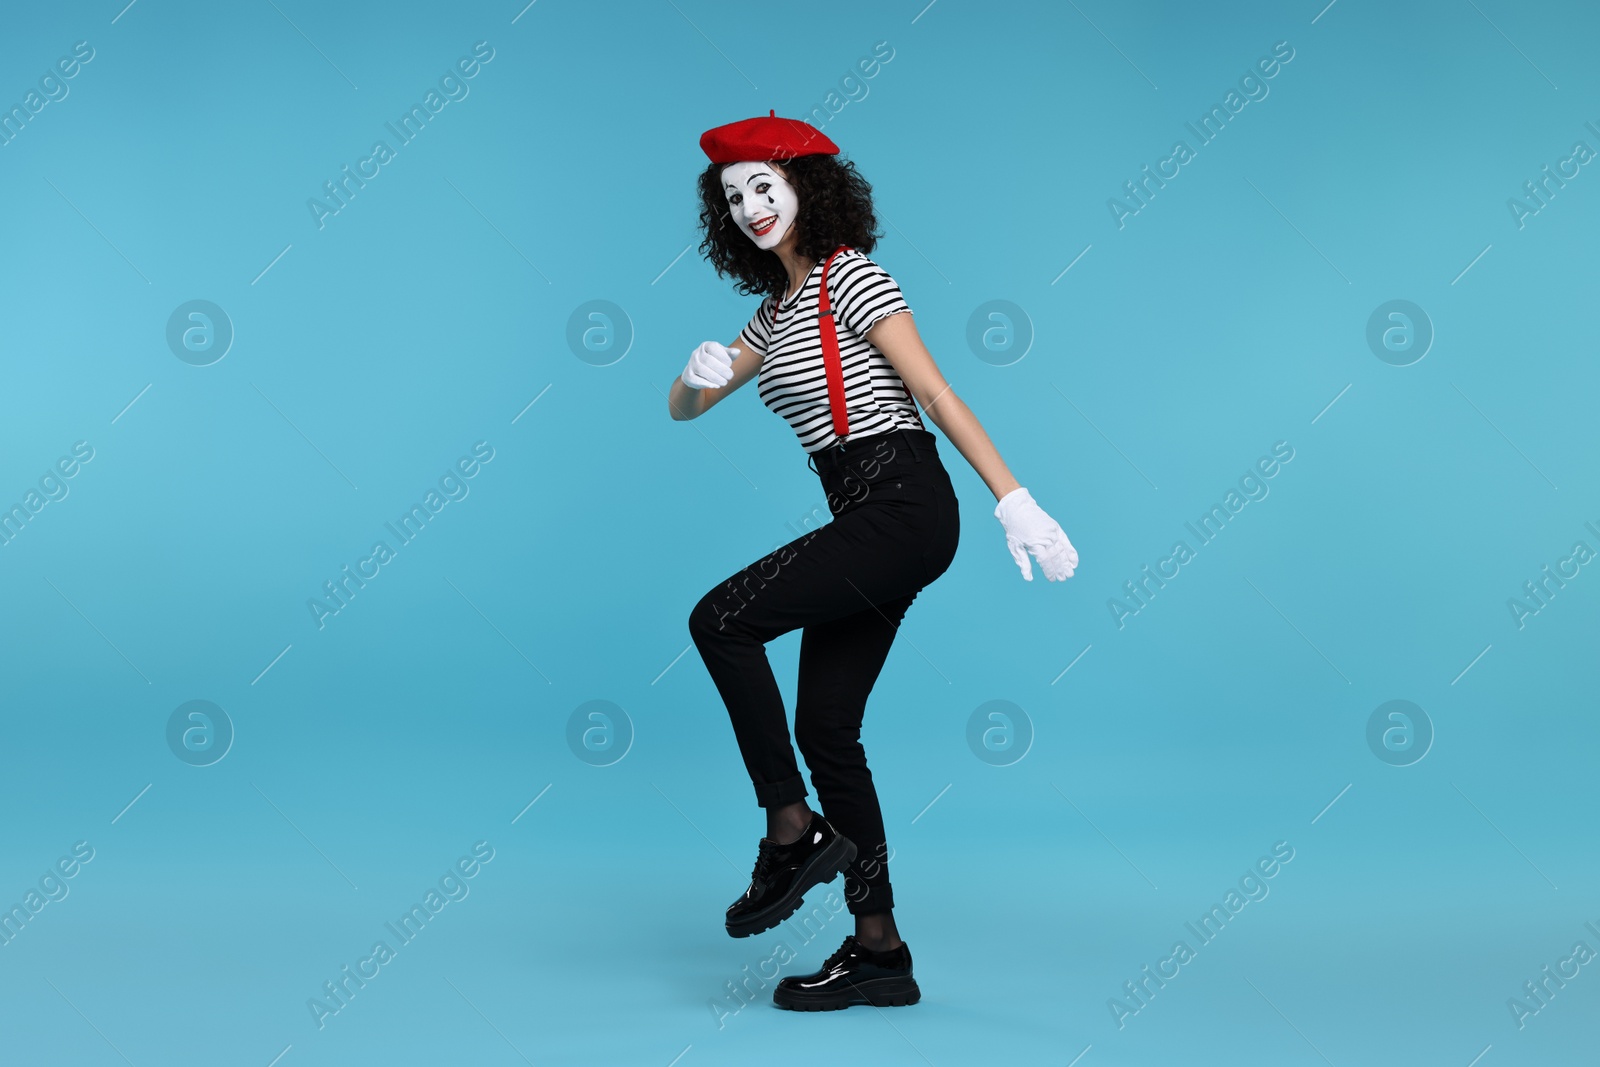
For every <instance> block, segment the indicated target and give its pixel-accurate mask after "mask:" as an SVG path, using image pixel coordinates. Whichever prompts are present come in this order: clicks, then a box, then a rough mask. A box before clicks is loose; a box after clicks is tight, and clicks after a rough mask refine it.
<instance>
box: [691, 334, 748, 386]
mask: <svg viewBox="0 0 1600 1067" xmlns="http://www.w3.org/2000/svg"><path fill="white" fill-rule="evenodd" d="M739 354H740V353H739V349H738V348H728V347H727V346H725V345H723V344H722V343H721V342H720V341H702V342H700V346H699V347H698V348H696V349H695V350H694V351H693V352H691V353H690V354H689V365H688V366H686V367H684V368H683V374H682V375H681V376H680V377H682V379H683V384H684V385H687V386H688V387H689V388H691V389H719V388H721V387H722V386H724V385H727V384H728V382H729V381H730V380H731V379H732V378H733V361H734V358H735V357H737V356H738V355H739Z"/></svg>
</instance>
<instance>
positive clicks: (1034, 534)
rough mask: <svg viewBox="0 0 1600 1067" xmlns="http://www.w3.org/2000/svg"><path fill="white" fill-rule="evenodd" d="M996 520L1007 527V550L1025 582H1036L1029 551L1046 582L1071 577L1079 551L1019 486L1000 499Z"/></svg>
mask: <svg viewBox="0 0 1600 1067" xmlns="http://www.w3.org/2000/svg"><path fill="white" fill-rule="evenodd" d="M994 517H995V518H997V519H999V520H1000V525H1001V526H1003V527H1005V531H1006V547H1007V548H1009V549H1010V550H1011V558H1012V559H1014V560H1016V561H1017V567H1018V568H1020V569H1021V571H1022V576H1023V577H1024V578H1026V579H1027V580H1028V581H1030V582H1031V581H1033V568H1032V567H1031V566H1030V565H1029V563H1028V552H1030V551H1031V552H1032V553H1033V555H1034V557H1035V558H1036V559H1038V561H1039V569H1040V570H1041V571H1043V572H1044V576H1045V578H1047V579H1049V580H1050V581H1052V582H1059V581H1062V580H1063V579H1066V578H1071V577H1072V571H1073V568H1075V567H1076V566H1077V565H1078V550H1077V549H1075V548H1073V547H1072V542H1071V541H1068V540H1067V535H1066V532H1065V531H1064V530H1062V529H1061V526H1060V524H1058V523H1057V522H1056V520H1054V519H1052V518H1051V517H1050V516H1049V515H1047V514H1045V512H1044V509H1043V508H1041V507H1040V506H1039V505H1038V504H1036V503H1034V500H1033V495H1032V494H1031V493H1029V492H1028V491H1027V490H1026V489H1024V488H1022V487H1021V486H1018V487H1017V488H1015V489H1013V490H1011V492H1009V493H1007V494H1006V495H1005V496H1003V497H1001V498H1000V500H999V502H997V503H996V504H995V506H994Z"/></svg>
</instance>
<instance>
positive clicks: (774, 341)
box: [739, 249, 924, 452]
mask: <svg viewBox="0 0 1600 1067" xmlns="http://www.w3.org/2000/svg"><path fill="white" fill-rule="evenodd" d="M821 280H822V261H821V260H819V261H818V262H817V264H816V265H815V266H814V267H812V268H811V273H810V274H808V275H807V276H806V280H805V282H804V283H803V284H802V285H801V286H800V291H799V292H797V293H795V294H794V296H792V297H790V298H788V299H786V300H782V301H780V300H779V299H778V297H777V296H769V297H767V298H766V299H765V300H764V301H762V303H761V306H760V307H759V308H758V309H757V310H756V313H755V315H754V316H753V317H752V318H751V319H750V323H749V325H747V326H746V327H745V328H744V329H743V330H742V331H741V332H740V334H739V339H740V340H741V341H743V342H745V343H746V344H749V345H750V346H751V347H753V348H754V349H755V350H756V351H758V352H765V353H766V359H765V360H763V361H762V363H761V374H760V377H759V379H758V391H759V392H760V394H761V400H762V403H764V404H766V405H767V407H769V408H771V409H772V410H773V411H774V412H775V413H777V414H778V415H781V416H782V417H783V418H784V420H785V421H787V422H788V423H789V426H790V428H791V429H793V430H794V432H795V435H796V436H797V437H799V438H800V447H801V448H803V449H805V450H806V451H807V452H817V451H820V450H821V449H824V448H826V447H828V446H829V445H832V444H837V443H838V442H839V440H840V438H839V437H838V435H836V434H835V433H834V432H833V409H832V408H831V407H829V405H828V379H827V372H826V370H825V369H824V367H823V362H822V335H821V334H820V333H819V332H818V329H817V291H818V286H819V285H820V283H821ZM828 294H829V304H830V306H831V307H832V308H833V311H834V323H835V330H836V333H837V335H838V338H839V363H840V366H841V368H842V370H843V377H844V394H845V415H846V418H847V419H848V421H849V424H850V432H849V434H847V435H846V440H854V439H855V438H857V437H866V436H870V435H872V434H877V433H887V432H888V431H890V430H894V429H900V428H905V429H923V428H924V427H923V425H922V416H921V415H920V414H919V413H918V412H917V406H916V404H915V403H914V402H912V400H911V397H910V394H909V392H908V391H907V390H906V388H905V383H904V382H903V381H902V380H901V378H900V375H899V374H898V373H897V372H896V371H895V369H894V365H893V364H891V363H890V362H889V360H888V358H887V357H885V356H884V354H883V353H882V352H880V351H879V350H878V346H877V345H874V344H873V343H872V342H871V341H869V340H867V338H866V336H865V335H866V333H867V331H868V330H870V329H871V328H872V327H873V325H874V324H876V323H877V322H878V321H879V320H880V319H882V318H884V317H885V316H886V315H893V314H895V313H896V312H901V311H904V312H907V313H910V311H911V308H909V307H908V306H906V302H905V298H904V297H903V296H902V295H901V293H900V287H899V286H898V285H896V284H895V281H894V279H893V278H891V277H890V276H889V274H888V272H886V271H885V270H884V269H883V268H882V267H880V266H878V265H877V264H876V263H874V262H873V261H872V260H871V259H868V258H867V257H866V256H865V255H863V254H861V253H860V252H857V251H856V250H855V249H850V250H849V251H845V252H840V253H839V254H838V255H837V256H835V257H834V260H833V265H832V266H830V267H829V268H828Z"/></svg>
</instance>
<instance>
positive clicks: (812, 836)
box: [727, 812, 856, 937]
mask: <svg viewBox="0 0 1600 1067" xmlns="http://www.w3.org/2000/svg"><path fill="white" fill-rule="evenodd" d="M756 849H757V851H756V866H755V870H754V871H753V872H752V873H751V875H750V888H748V889H746V890H745V891H744V895H743V896H741V897H740V898H739V899H738V900H736V901H734V902H733V903H732V904H731V905H729V906H728V918H727V927H728V936H729V937H749V936H750V935H751V934H759V933H760V932H761V931H763V930H770V929H772V928H773V927H774V926H777V925H778V924H779V923H781V922H783V920H785V919H787V918H788V917H789V916H791V915H793V914H794V913H795V911H796V909H798V908H799V907H800V902H801V901H802V900H803V899H805V895H806V890H808V889H810V888H811V887H812V886H814V885H819V884H821V883H822V882H831V881H833V879H834V877H835V876H836V875H838V873H839V872H840V871H842V870H844V869H845V868H846V867H848V866H850V861H851V860H853V859H855V858H856V846H855V844H854V842H852V841H851V840H850V839H849V838H848V837H845V836H844V835H842V834H840V833H839V831H837V830H835V829H834V828H833V824H832V823H830V822H829V821H828V820H827V819H824V818H823V817H822V816H821V815H818V814H817V813H816V812H812V813H811V823H810V825H809V826H807V827H806V830H805V833H803V834H801V835H800V836H799V838H797V839H796V840H795V841H793V842H792V843H790V844H787V845H780V844H778V843H777V842H776V841H774V840H772V839H771V838H770V837H763V838H762V839H761V841H760V842H759V843H758V844H757V846H756Z"/></svg>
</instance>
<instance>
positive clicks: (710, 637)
mask: <svg viewBox="0 0 1600 1067" xmlns="http://www.w3.org/2000/svg"><path fill="white" fill-rule="evenodd" d="M934 442H935V438H934V436H933V434H932V433H930V432H928V431H927V430H919V429H912V430H893V431H890V432H888V433H883V434H874V435H872V436H869V437H862V438H852V439H850V440H848V441H846V442H845V443H844V444H843V445H835V446H830V447H828V448H825V449H823V450H822V451H821V452H814V453H811V455H810V459H809V463H810V464H811V466H812V469H813V470H814V471H816V473H817V477H818V478H819V479H820V480H821V482H822V488H823V490H824V491H825V492H826V494H827V501H828V511H829V513H830V515H831V516H832V519H831V521H829V522H826V523H822V524H821V525H819V526H818V527H817V528H815V529H812V530H808V531H807V532H805V533H803V534H802V535H801V536H799V537H797V538H795V539H794V540H793V541H790V542H789V543H788V544H786V545H784V546H782V547H781V548H779V549H777V550H775V551H773V552H771V553H769V554H767V555H766V556H763V557H762V558H761V559H759V560H757V561H755V562H754V563H752V564H750V565H749V566H747V567H745V568H743V569H742V570H740V571H738V572H737V573H736V574H734V575H732V576H731V577H729V578H728V579H727V580H726V581H723V582H720V583H718V584H717V585H716V586H715V587H714V588H712V589H711V590H710V591H709V592H707V593H706V594H705V596H703V597H701V598H700V601H699V603H697V604H696V605H695V606H694V610H693V611H691V612H690V614H689V632H690V634H691V635H692V637H693V639H694V643H695V646H696V647H697V648H698V649H699V650H700V656H701V658H702V659H703V660H704V661H705V665H706V669H707V671H709V672H710V674H711V678H712V681H713V682H715V684H716V687H717V691H718V692H719V693H720V694H721V696H722V700H723V703H724V704H725V705H726V706H727V709H728V715H729V718H730V719H731V720H732V723H733V731H734V736H735V737H736V739H737V740H738V743H739V751H740V753H741V754H742V755H743V757H744V763H745V768H746V769H747V770H748V771H749V772H750V781H751V783H752V784H753V785H754V787H755V794H756V803H757V804H759V805H760V806H762V807H773V806H778V805H783V804H788V803H792V802H794V801H796V800H800V799H802V798H803V797H805V795H806V786H805V780H804V779H803V778H801V777H800V770H799V767H798V766H797V765H796V763H795V754H794V749H793V748H792V747H791V746H790V743H789V724H788V719H787V718H786V716H785V713H784V706H783V698H782V696H781V695H780V693H779V691H778V683H777V680H776V679H775V678H774V677H773V674H772V667H771V665H770V664H769V663H768V662H767V654H766V648H765V646H766V644H767V642H769V641H771V640H773V639H774V638H776V637H778V636H779V635H781V634H786V633H788V632H789V631H791V630H794V629H798V628H802V627H803V628H804V632H803V634H802V636H801V641H800V677H799V684H798V686H797V688H796V692H795V708H794V741H795V743H796V744H798V745H799V747H800V751H801V753H802V754H803V755H804V757H805V761H806V766H807V767H808V768H809V769H810V771H811V782H812V784H813V785H814V786H815V787H816V791H817V799H818V801H819V803H820V806H821V810H822V814H823V816H824V817H825V818H827V819H828V821H830V822H831V823H833V825H834V827H835V828H836V829H837V830H838V831H839V832H840V833H841V834H843V835H844V836H845V837H848V838H849V839H850V840H851V841H853V842H854V843H855V845H856V859H855V861H854V863H852V864H851V866H850V867H849V868H847V869H846V870H845V897H846V904H847V906H848V907H849V909H850V911H851V912H852V913H856V914H864V913H871V912H879V911H887V910H889V909H890V908H892V907H894V895H893V891H892V889H891V888H890V885H889V866H888V861H889V855H888V846H887V842H886V840H885V834H884V827H883V813H882V811H881V810H880V809H879V806H878V795H877V792H876V790H874V788H873V784H872V773H871V771H869V770H868V769H867V757H866V752H865V750H864V749H863V748H862V747H861V720H862V716H863V714H864V713H865V710H866V705H867V695H868V693H870V692H871V690H872V686H873V683H875V682H876V681H877V679H878V674H879V672H880V671H881V670H882V668H883V663H884V660H885V658H886V657H887V656H888V654H889V646H890V645H891V644H892V643H893V641H894V636H895V632H896V630H897V629H898V628H899V625H900V620H901V619H902V618H904V616H905V613H906V609H907V608H909V607H910V606H911V602H912V601H913V600H915V599H916V596H917V593H918V592H919V591H921V590H922V588H923V587H924V586H926V585H928V584H929V583H930V582H932V581H933V580H934V579H936V578H938V577H939V576H940V575H941V574H943V573H944V572H945V570H946V569H948V568H949V566H950V563H951V561H952V560H953V559H954V558H955V553H956V544H957V541H958V540H959V538H960V532H961V519H960V514H959V511H958V508H957V502H956V494H955V489H954V487H953V486H952V485H951V484H950V475H949V472H948V471H946V470H945V467H944V464H943V463H941V462H940V460H939V454H938V449H937V447H936V446H935V443H934Z"/></svg>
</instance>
